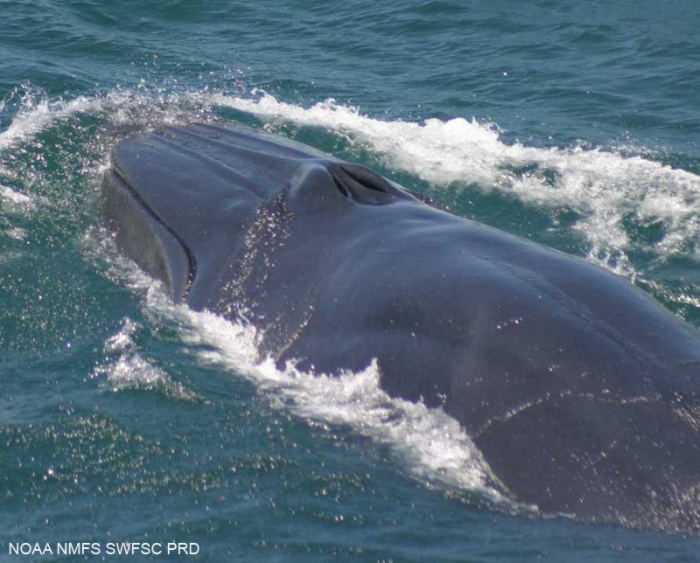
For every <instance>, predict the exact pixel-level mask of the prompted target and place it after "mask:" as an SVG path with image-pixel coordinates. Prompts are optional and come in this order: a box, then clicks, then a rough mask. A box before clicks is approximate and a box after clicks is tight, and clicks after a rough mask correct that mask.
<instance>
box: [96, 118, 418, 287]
mask: <svg viewBox="0 0 700 563" xmlns="http://www.w3.org/2000/svg"><path fill="white" fill-rule="evenodd" d="M111 164H112V167H111V169H110V170H108V172H107V173H106V174H105V177H104V181H103V193H104V196H103V197H104V201H105V215H106V217H107V220H108V221H109V222H111V223H112V225H113V226H114V227H115V228H116V230H117V231H118V242H119V243H120V245H121V246H122V247H123V249H124V250H126V252H127V254H129V255H130V256H132V258H134V259H135V260H136V261H137V262H138V263H139V265H140V266H141V267H142V268H144V269H145V270H146V271H147V272H149V273H150V274H151V275H153V276H154V277H156V278H159V279H161V280H163V281H164V282H165V283H166V285H167V286H168V288H169V291H170V293H171V296H172V297H173V298H174V299H175V300H181V299H183V298H184V297H185V296H186V295H187V294H188V292H189V289H190V288H191V286H192V285H193V283H194V282H195V281H197V282H198V283H199V285H200V286H201V285H202V284H204V285H207V283H209V282H211V283H213V282H212V280H211V279H208V278H212V277H215V276H216V275H217V272H218V271H219V270H220V269H221V268H222V267H223V266H224V265H225V264H226V263H228V262H230V261H231V260H232V259H234V258H235V256H236V255H237V253H238V252H239V251H240V250H241V244H243V242H244V237H245V233H246V232H247V230H248V229H249V228H250V225H251V223H252V222H253V221H254V220H255V215H256V213H258V211H259V210H260V209H261V208H263V207H265V206H267V205H269V204H270V202H272V201H275V200H278V199H280V198H283V199H284V200H285V205H286V206H287V207H288V209H289V211H290V212H292V213H310V212H313V213H326V214H332V215H334V216H337V214H338V213H344V212H347V211H348V210H350V209H351V208H353V207H356V206H358V205H359V206H362V207H364V206H372V207H376V206H383V205H389V204H392V203H394V202H396V201H415V198H414V197H413V196H412V195H410V194H409V193H408V192H406V191H404V190H403V189H401V188H399V187H397V186H396V185H394V184H393V183H391V182H389V181H388V180H386V179H385V178H383V177H382V176H380V175H379V174H377V173H376V172H373V171H372V170H369V169H368V168H366V167H364V166H361V165H357V164H350V163H346V162H342V161H340V160H338V159H336V158H334V157H332V156H329V155H326V154H324V153H322V152H320V151H317V150H315V149H313V148H311V147H308V146H305V145H301V144H298V143H295V142H294V141H290V140H288V139H284V138H281V137H278V136H273V135H269V134H266V133H264V132H260V131H255V130H252V129H248V128H246V127H239V126H227V127H219V126H213V125H205V124H194V125H186V126H166V127H164V128H162V129H158V130H155V131H151V132H147V133H143V134H141V135H138V136H135V137H132V138H129V139H126V140H125V141H123V142H122V143H120V144H119V145H117V146H116V147H115V149H114V150H113V151H112V155H111ZM127 225H130V226H129V227H128V228H127ZM207 276H208V278H207ZM207 287H208V286H207Z"/></svg>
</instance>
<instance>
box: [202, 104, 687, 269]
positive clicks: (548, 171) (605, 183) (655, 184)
mask: <svg viewBox="0 0 700 563" xmlns="http://www.w3.org/2000/svg"><path fill="white" fill-rule="evenodd" d="M257 94H258V95H257V96H256V97H253V98H240V97H230V96H225V95H220V94H218V95H217V94H212V95H210V96H209V99H210V103H212V104H217V105H221V106H225V107H232V108H235V109H237V110H240V111H245V112H250V113H254V114H257V115H258V116H260V117H262V118H263V119H265V120H267V121H268V123H271V124H273V126H274V122H275V121H292V122H294V123H296V124H299V125H303V126H312V127H323V128H325V129H330V130H333V131H335V132H337V133H339V134H342V135H346V136H348V137H350V138H351V139H354V140H356V141H359V142H361V143H363V144H365V145H367V146H368V147H369V148H370V149H371V150H372V151H375V152H376V153H378V154H379V155H381V156H382V157H383V158H384V160H385V161H386V163H387V165H388V166H389V167H393V168H397V169H400V170H402V171H405V172H408V173H410V174H414V175H416V176H418V177H420V178H422V179H423V180H426V181H428V182H431V183H433V184H434V185H436V186H443V187H445V186H450V185H452V184H455V183H458V184H462V185H464V184H470V185H474V186H476V187H478V188H479V189H482V190H494V189H495V190H500V191H502V192H505V193H508V194H511V195H513V196H515V197H517V198H519V199H520V200H521V201H523V202H525V203H526V204H528V205H532V206H535V207H540V208H542V207H544V208H550V209H554V210H557V209H558V210H573V211H575V212H576V213H578V214H579V215H580V216H581V219H580V220H579V221H578V222H577V223H576V225H575V226H574V228H575V229H576V230H577V231H578V232H579V233H581V234H582V235H583V236H584V237H585V238H586V239H587V240H588V242H589V247H590V251H589V258H590V259H592V260H594V261H599V262H603V263H604V264H605V265H607V266H608V267H611V268H612V269H616V270H617V271H619V272H620V273H626V274H628V275H633V274H634V271H633V268H632V267H631V265H630V263H629V260H628V254H629V253H630V252H632V251H634V250H639V249H640V246H641V247H643V248H641V249H642V250H644V251H647V252H651V253H652V254H653V255H654V256H655V257H656V258H657V259H661V260H666V259H668V258H671V257H674V256H678V255H682V256H686V257H687V256H691V257H692V258H693V259H695V260H700V221H699V220H698V218H699V217H700V176H697V175H695V174H692V173H690V172H687V171H684V170H680V169H675V168H671V167H670V166H667V165H664V164H661V163H659V162H656V161H653V160H649V159H647V158H644V157H642V156H625V155H623V154H622V153H620V152H612V151H607V150H602V149H599V148H594V149H584V148H582V147H580V146H579V147H573V148H556V147H553V148H537V147H528V146H525V145H523V144H521V143H517V142H516V143H514V144H506V143H504V142H503V141H502V140H501V138H500V133H499V130H498V128H497V126H495V125H494V124H491V123H480V122H478V121H476V120H474V119H473V120H471V121H470V120H467V119H463V118H455V119H451V120H448V121H441V120H439V119H428V120H426V121H424V122H423V123H411V122H404V121H381V120H378V119H374V118H371V117H367V116H364V115H362V114H361V113H360V112H359V111H358V109H357V108H354V107H350V106H344V105H340V104H338V103H336V102H335V101H334V100H332V99H330V100H326V101H325V102H321V103H318V104H316V105H314V106H312V107H309V108H305V107H302V106H300V105H295V104H289V103H285V102H281V101H278V100H277V99H275V98H274V97H273V96H271V95H269V94H266V93H264V92H257ZM629 222H633V223H634V224H635V226H636V227H642V228H644V227H650V228H657V229H658V230H659V231H660V232H659V234H658V235H657V236H656V237H655V240H654V241H653V242H646V243H640V242H639V241H635V240H633V237H632V236H631V235H630V227H629V226H628V225H627V223H629Z"/></svg>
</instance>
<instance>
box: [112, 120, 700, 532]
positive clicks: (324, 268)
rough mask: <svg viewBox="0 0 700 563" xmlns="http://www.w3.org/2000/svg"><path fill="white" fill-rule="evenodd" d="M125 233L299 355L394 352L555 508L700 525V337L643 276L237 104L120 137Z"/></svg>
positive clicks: (419, 387)
mask: <svg viewBox="0 0 700 563" xmlns="http://www.w3.org/2000/svg"><path fill="white" fill-rule="evenodd" d="M103 205H104V215H105V217H106V221H107V224H108V225H109V227H110V228H111V229H112V230H113V231H114V232H115V238H116V241H117V243H118V246H119V247H120V248H121V249H122V250H123V251H124V252H125V253H126V254H127V255H128V256H130V257H131V258H132V259H133V260H135V261H136V262H137V263H138V264H139V265H140V266H141V267H142V268H143V269H144V270H146V271H147V272H148V273H150V274H151V275H152V276H154V277H155V278H158V279H160V280H162V281H163V282H164V284H165V286H166V287H167V289H168V291H169V292H170V295H171V296H172V298H173V300H175V301H176V302H182V301H184V302H186V303H187V304H189V306H190V307H192V308H193V309H195V310H203V309H207V310H211V311H213V312H216V313H218V314H221V315H223V316H225V317H227V318H230V319H235V320H243V321H245V322H248V323H252V324H253V325H254V326H256V327H257V328H258V329H260V333H261V334H262V337H261V344H260V354H261V355H262V356H270V357H272V358H274V359H275V360H276V361H277V362H279V363H280V364H284V363H285V362H286V361H287V360H296V361H297V362H298V364H297V366H298V367H299V368H300V369H303V370H309V371H312V372H317V373H329V374H332V373H337V372H338V371H339V370H341V369H350V370H360V369H363V368H365V367H367V365H369V364H370V363H371V362H372V361H373V360H375V359H376V361H377V364H378V367H379V370H380V373H381V386H382V388H383V389H384V390H386V391H387V392H388V393H389V394H390V395H392V396H396V397H401V398H404V399H407V400H411V401H421V400H422V401H424V402H425V404H426V405H428V406H432V407H441V408H442V409H444V411H445V412H446V413H448V414H449V415H451V416H453V417H454V418H456V419H457V420H458V421H459V422H460V423H461V425H462V426H463V427H464V428H465V430H466V432H467V433H468V434H469V435H470V436H471V437H472V439H473V440H474V442H475V443H476V445H477V446H478V447H479V449H480V450H481V452H482V454H483V456H484V459H485V460H486V462H487V463H488V465H489V467H490V468H491V470H492V471H493V473H494V475H495V476H496V481H497V482H498V484H499V486H500V487H502V488H503V490H504V492H505V493H507V494H509V495H511V496H512V497H514V498H515V499H517V500H518V501H521V502H524V503H531V504H535V505H537V506H538V507H539V509H540V510H541V511H542V513H544V514H569V515H574V516H575V517H578V518H581V519H585V520H589V521H599V522H621V523H624V524H627V525H631V526H643V527H653V528H659V529H665V530H678V529H682V530H694V531H698V530H699V529H700V341H699V339H698V335H697V333H696V330H695V329H693V328H691V327H689V326H687V325H685V324H684V323H683V322H682V321H681V320H679V319H677V318H676V317H675V316H673V315H672V314H671V313H670V312H668V311H667V310H666V309H664V308H663V307H661V306H660V305H658V304H657V303H656V302H655V301H653V300H652V299H651V298H649V297H648V296H647V295H646V294H644V293H643V292H641V291H640V290H638V289H636V288H635V287H634V286H632V285H631V284H630V283H629V282H628V281H626V280H624V279H621V278H619V277H617V276H615V275H614V274H612V273H609V272H607V271H605V270H603V269H602V268H600V267H597V266H595V265H592V264H590V263H587V262H585V261H583V260H580V259H578V258H574V257H570V256H567V255H565V254H562V253H560V252H557V251H554V250H550V249H547V248H545V247H543V246H540V245H539V244H536V243H533V242H530V241H527V240H524V239H521V238H518V237H516V236H512V235H509V234H506V233H503V232H499V231H497V230H494V229H492V228H489V227H486V226H484V225H480V224H478V223H476V222H474V221H470V220H466V219H464V218H461V217H458V216H455V215H452V214H450V213H449V212H447V211H446V210H444V209H440V208H439V207H438V206H436V205H431V204H430V202H424V201H421V198H420V197H419V196H416V195H414V194H412V193H410V192H408V191H406V190H404V189H403V188H401V187H400V186H398V185H397V184H395V183H393V182H391V181H389V180H387V179H385V178H383V177H382V176H380V175H378V174H376V173H375V172H373V171H371V170H369V169H368V168H365V167H363V166H360V165H357V164H350V163H347V162H343V161H341V160H338V159H336V158H334V157H332V156H329V155H326V154H323V153H321V152H319V151H316V150H315V149H312V148H310V147H307V146H305V145H302V144H299V143H296V142H292V141H290V140H287V139H283V138H280V137H277V136H273V135H270V134H266V133H262V132H259V131H255V130H253V129H248V128H243V127H241V126H235V125H231V126H214V125H205V124H199V125H186V126H182V127H175V126H168V127H164V128H162V129H160V130H156V131H151V132H146V133H141V134H139V135H136V136H134V137H132V138H129V139H127V140H125V141H123V142H121V143H120V144H118V145H117V146H116V148H115V149H114V151H113V153H112V160H111V167H110V168H109V170H108V171H107V172H106V173H105V176H104V181H103Z"/></svg>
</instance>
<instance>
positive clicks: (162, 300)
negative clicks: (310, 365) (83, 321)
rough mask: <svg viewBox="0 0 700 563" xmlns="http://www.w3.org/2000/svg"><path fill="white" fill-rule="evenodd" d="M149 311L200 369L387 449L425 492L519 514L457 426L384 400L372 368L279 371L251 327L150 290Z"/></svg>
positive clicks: (435, 412)
mask: <svg viewBox="0 0 700 563" xmlns="http://www.w3.org/2000/svg"><path fill="white" fill-rule="evenodd" d="M147 305H148V310H149V311H150V312H151V314H153V313H155V314H156V315H164V316H165V317H167V318H169V319H170V320H175V321H176V322H177V323H178V324H179V325H180V326H181V327H182V328H181V334H182V338H183V339H184V341H185V342H186V343H188V344H189V345H191V346H192V348H193V350H195V351H196V352H195V353H196V354H197V356H198V357H199V359H200V360H201V361H202V362H206V363H210V364H215V365H218V366H221V367H223V368H225V369H227V370H229V371H231V372H235V373H237V374H239V375H241V376H243V377H245V378H247V379H248V380H250V381H251V382H253V383H254V384H255V385H256V387H257V388H258V389H260V390H261V391H262V392H263V393H264V394H265V396H266V397H267V398H268V399H269V400H270V401H271V403H272V404H273V405H275V406H278V407H279V408H283V409H290V410H291V411H292V412H294V413H295V414H297V415H299V416H301V417H303V418H309V419H313V420H317V421H320V422H323V423H326V424H334V425H347V426H349V427H350V428H351V429H352V430H353V431H355V432H357V433H358V434H360V435H364V436H367V437H369V438H371V439H372V440H374V441H375V442H377V443H381V444H387V445H389V447H390V448H391V449H392V450H393V451H394V452H396V453H397V454H398V455H399V456H400V457H401V458H402V459H403V460H404V461H405V462H406V466H407V468H408V471H409V472H410V473H411V474H412V475H414V476H416V477H417V478H419V479H421V481H424V482H427V483H428V484H430V485H436V486H448V487H454V488H458V489H460V490H466V491H476V492H478V493H479V494H481V495H483V496H485V497H486V498H488V499H489V500H490V501H491V502H494V503H497V504H503V505H505V506H507V507H508V508H510V509H516V508H517V507H516V505H515V504H513V503H510V501H507V500H506V499H505V498H504V497H503V496H502V495H501V494H500V493H499V492H498V491H497V490H496V489H495V488H494V487H493V486H492V485H491V484H490V483H493V482H494V478H493V476H492V475H491V472H490V470H489V468H488V465H487V464H486V462H485V461H484V460H483V458H482V456H481V454H480V452H479V450H478V449H477V448H476V446H475V445H474V443H473V442H472V441H471V439H470V438H469V436H468V435H467V434H466V433H465V432H464V430H463V429H462V428H461V427H460V425H459V424H458V423H457V421H456V420H454V419H453V418H451V417H450V416H448V415H446V414H445V413H444V412H443V411H442V410H440V409H429V408H427V407H426V406H425V405H424V404H421V403H418V404H415V403H411V402H408V401H403V400H401V399H394V398H391V397H389V396H388V395H387V394H386V393H385V392H384V391H383V390H382V389H381V387H380V386H379V376H380V374H379V370H378V368H377V366H376V364H372V365H370V366H368V367H367V368H366V369H365V370H363V371H361V372H359V373H353V372H346V373H343V374H341V375H340V376H337V377H329V376H326V375H313V374H309V373H305V372H302V371H299V370H297V369H296V368H295V367H294V365H291V364H288V365H287V366H286V368H285V369H283V370H279V369H277V368H276V367H275V364H274V362H273V361H271V360H269V359H264V360H262V361H261V360H260V359H259V358H258V347H257V342H258V338H259V335H258V333H257V332H256V330H255V329H254V328H252V327H250V326H244V325H241V324H235V323H232V322H229V321H227V320H225V319H223V318H221V317H219V316H216V315H214V314H212V313H208V312H194V311H192V310H191V309H189V308H188V307H186V306H183V305H180V306H173V305H172V304H171V303H170V302H169V300H168V298H167V297H166V296H165V295H164V294H163V293H162V291H160V290H159V289H158V288H157V287H155V286H154V287H152V288H150V290H149V291H148V298H147ZM530 508H531V507H530Z"/></svg>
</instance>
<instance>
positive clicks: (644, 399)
mask: <svg viewBox="0 0 700 563" xmlns="http://www.w3.org/2000/svg"><path fill="white" fill-rule="evenodd" d="M601 393H602V395H603V396H597V395H594V394H593V393H575V392H574V391H563V392H561V393H557V394H552V393H546V394H545V395H543V396H542V397H539V398H537V399H534V400H531V401H527V402H525V403H523V404H521V405H518V406H517V407H515V408H513V409H510V410H509V411H507V412H506V413H505V414H503V415H501V416H495V417H493V418H491V419H489V420H488V421H487V422H486V424H484V425H483V426H482V427H481V428H479V429H478V430H477V431H476V432H475V434H474V438H478V437H479V436H481V435H482V434H483V433H484V432H486V431H487V430H488V429H489V428H491V426H493V425H494V424H497V423H499V422H501V423H505V422H509V421H511V420H513V419H514V418H516V417H518V416H519V415H521V414H523V413H524V412H526V411H528V410H531V409H533V408H535V407H538V406H540V405H543V404H544V403H547V402H551V401H555V400H559V399H573V400H586V401H596V402H599V403H609V404H615V405H630V404H634V403H652V402H657V401H661V400H662V396H661V394H658V393H657V394H653V395H638V396H634V397H624V398H615V397H610V396H608V395H610V390H609V389H603V390H602V391H601ZM698 411H700V409H698ZM683 412H685V411H683ZM695 424H698V427H700V412H698V417H697V420H695ZM598 461H600V460H598ZM594 463H597V462H594Z"/></svg>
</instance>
